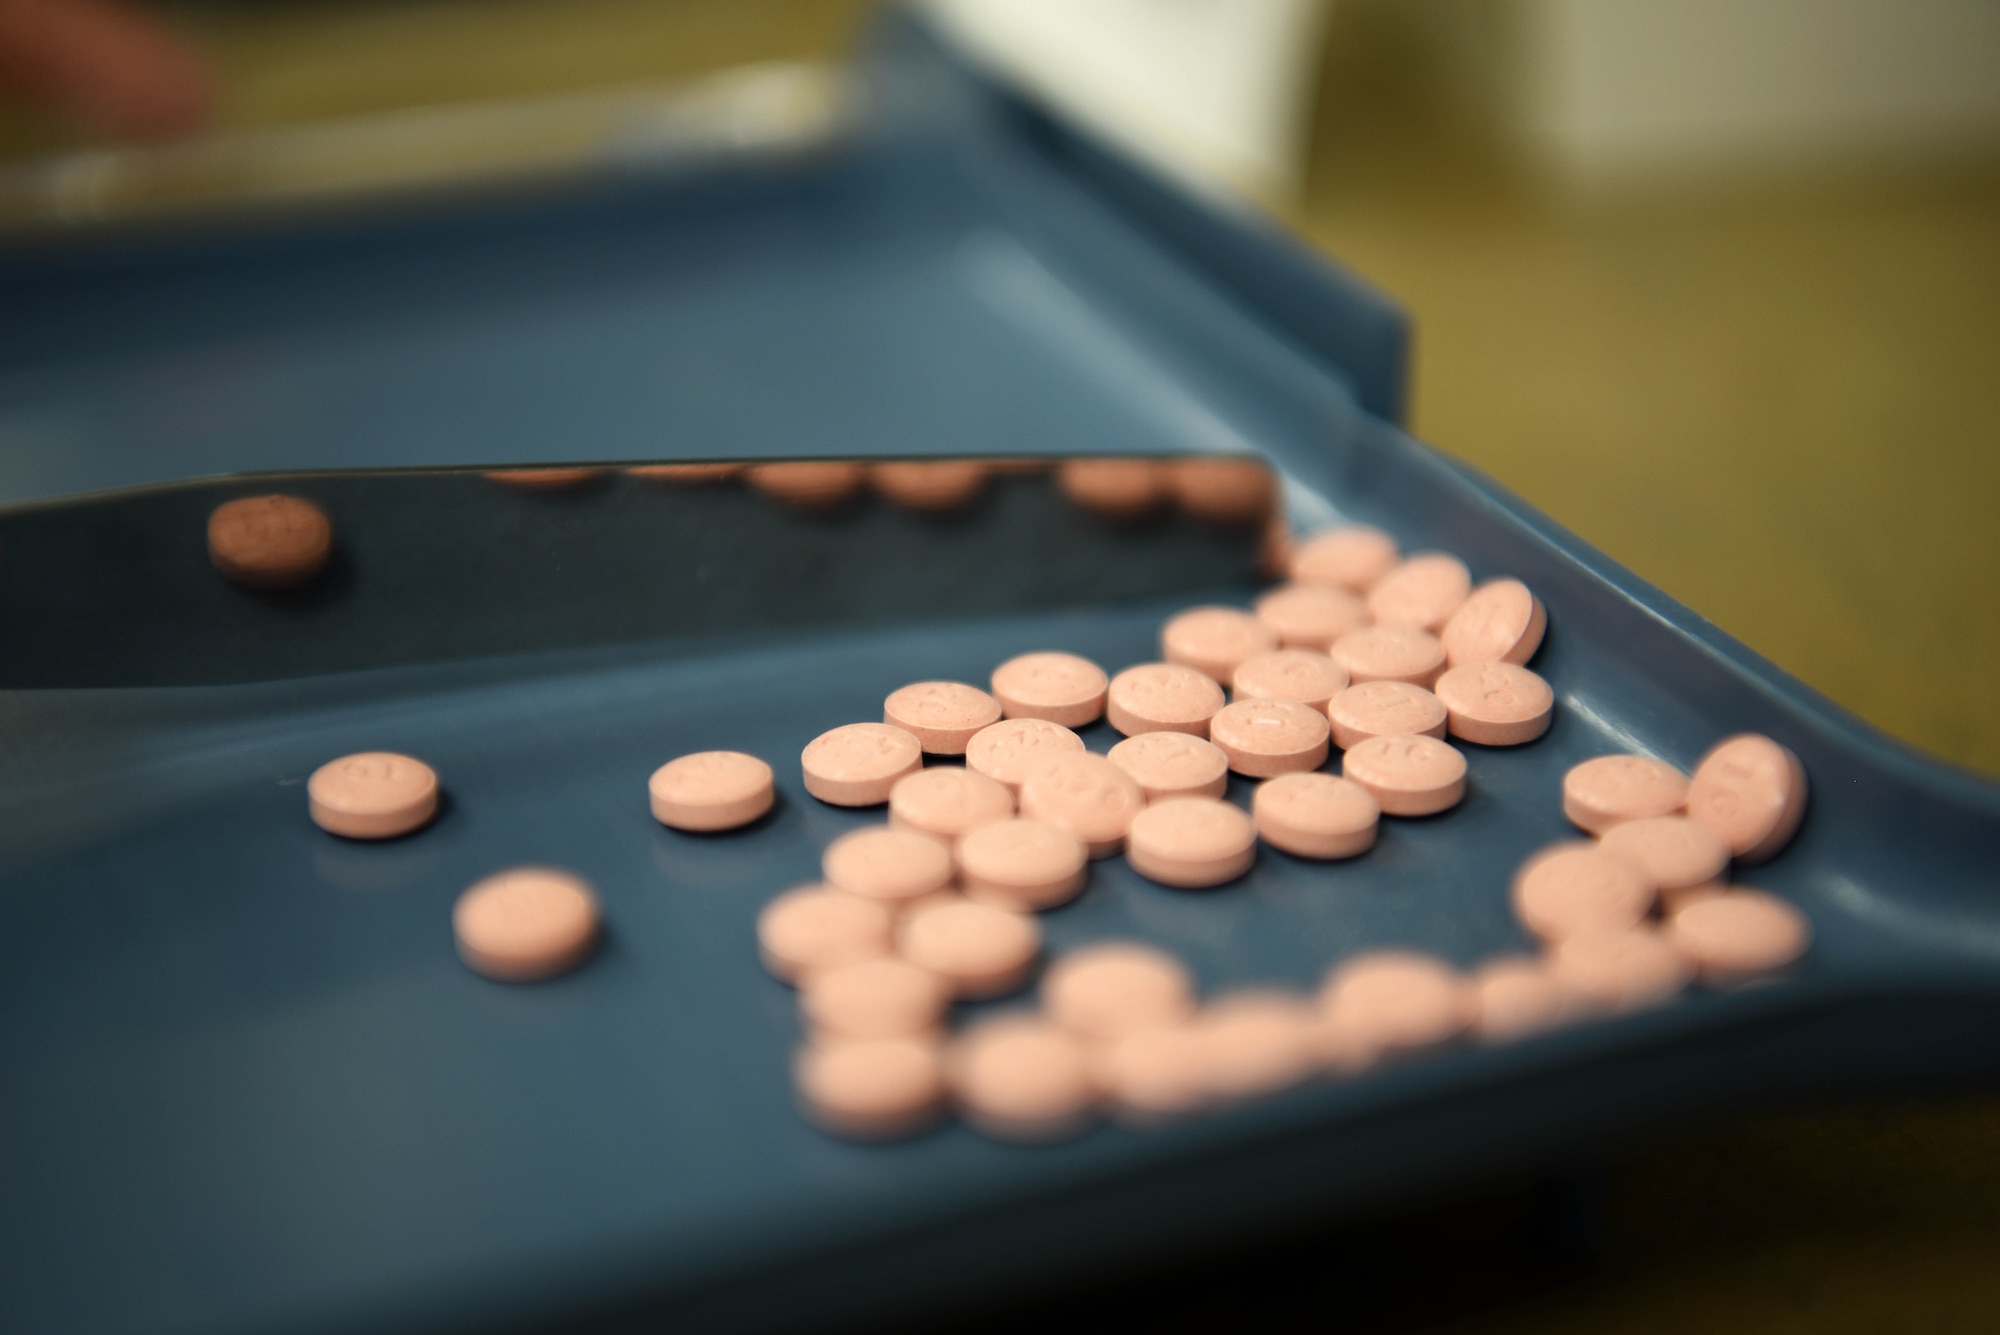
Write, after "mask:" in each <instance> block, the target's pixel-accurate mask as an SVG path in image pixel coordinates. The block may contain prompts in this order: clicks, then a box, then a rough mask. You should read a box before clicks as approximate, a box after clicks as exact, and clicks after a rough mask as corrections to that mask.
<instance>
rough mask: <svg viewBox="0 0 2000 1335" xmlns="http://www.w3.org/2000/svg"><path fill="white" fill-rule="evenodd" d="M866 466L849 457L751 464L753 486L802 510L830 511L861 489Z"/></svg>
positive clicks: (750, 477) (746, 471) (749, 477)
mask: <svg viewBox="0 0 2000 1335" xmlns="http://www.w3.org/2000/svg"><path fill="white" fill-rule="evenodd" d="M865 475H866V470H865V468H864V467H863V466H862V465H861V464H859V463H856V462H854V461H853V460H850V459H798V460H792V461H788V462H784V463H770V464H752V465H751V466H750V467H749V468H747V469H745V470H744V476H746V477H747V478H748V479H749V480H750V485H751V486H753V487H755V488H757V490H759V491H761V492H763V493H764V494H765V495H766V496H769V497H771V498H773V499H774V500H779V501H783V502H784V503H785V504H787V505H790V506H795V507H797V508H798V509H801V510H831V509H833V508H834V507H835V506H838V505H842V504H845V503H846V502H847V501H849V500H852V499H853V497H854V494H855V493H856V492H858V491H860V490H861V483H862V479H863V478H864V476H865Z"/></svg>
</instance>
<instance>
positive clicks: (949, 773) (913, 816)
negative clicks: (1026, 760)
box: [889, 765, 1014, 844]
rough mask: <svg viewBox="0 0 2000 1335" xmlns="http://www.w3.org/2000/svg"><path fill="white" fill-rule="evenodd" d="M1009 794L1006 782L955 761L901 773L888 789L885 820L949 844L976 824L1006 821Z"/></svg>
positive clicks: (1010, 813)
mask: <svg viewBox="0 0 2000 1335" xmlns="http://www.w3.org/2000/svg"><path fill="white" fill-rule="evenodd" d="M1013 815H1014V793H1013V790H1011V789H1010V788H1008V787H1007V785H1006V784H1004V783H1001V782H999V781H998V780H997V779H989V778H987V777H986V776H985V775H984V774H978V773H974V772H973V771H972V770H969V769H959V768H958V767H957V766H955V765H936V766H933V767H932V768H930V769H920V770H918V771H917V772H916V773H914V774H905V775H904V776H903V777H902V778H900V779H898V780H897V781H896V786H895V787H894V788H892V789H890V790H889V824H890V825H892V826H894V827H896V828H897V829H903V830H915V831H916V832H917V833H918V834H926V835H929V836H930V837H931V838H933V839H936V840H938V841H940V842H941V843H945V844H951V843H955V842H956V841H957V840H959V839H961V838H963V837H964V836H965V835H966V834H968V833H970V832H971V831H973V830H976V829H978V828H979V827H980V826H982V825H991V824H993V823H994V822H995V821H1003V820H1010V819H1012V818H1013Z"/></svg>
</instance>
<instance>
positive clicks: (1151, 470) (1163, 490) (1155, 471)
mask: <svg viewBox="0 0 2000 1335" xmlns="http://www.w3.org/2000/svg"><path fill="white" fill-rule="evenodd" d="M1056 485H1057V486H1059V487H1061V488H1062V493H1063V495H1065V496H1067V497H1069V499H1070V500H1072V501H1075V502H1076V503H1077V504H1078V505H1081V506H1082V507H1083V508H1084V509H1086V510H1090V511H1093V512H1094V513H1096V514H1098V515H1101V516H1103V517H1104V518H1106V519H1133V518H1136V517H1138V516H1140V515H1143V514H1146V513H1148V512H1149V511H1151V510H1152V509H1154V508H1155V507H1156V506H1158V505H1159V503H1160V502H1161V501H1162V500H1164V499H1166V495H1167V472H1166V469H1165V467H1164V466H1162V465H1161V464H1160V463H1159V462H1158V461H1157V460H1154V459H1115V458H1111V459H1067V460H1064V461H1063V463H1062V464H1060V465H1059V466H1058V467H1057V469H1056Z"/></svg>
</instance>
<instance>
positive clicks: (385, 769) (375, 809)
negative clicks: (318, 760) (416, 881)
mask: <svg viewBox="0 0 2000 1335" xmlns="http://www.w3.org/2000/svg"><path fill="white" fill-rule="evenodd" d="M306 801H307V810H308V812H309V813H310V815H311V816H312V819H313V824H315V825H317V826H319V827H320V828H321V829H322V830H325V831H326V832H327V833H328V834H337V835H340V836H341V837H342V838H345V839H394V838H397V837H399V836H401V835H405V834H409V833H410V832H412V831H413V830H420V829H422V828H423V827H424V826H426V825H428V824H430V823H431V819H432V818H433V817H434V816H436V815H437V809H438V780H437V772H436V771H435V770H433V769H432V768H431V767H430V766H429V765H426V764H425V763H424V762H423V761H421V760H416V759H413V758H412V757H410V756H405V755H398V754H397V753H396V752H394V751H363V752H360V753H358V754H356V755H351V756H342V757H341V758H340V759H338V760H329V761H327V762H326V764H324V765H321V766H320V767H319V768H318V769H316V770H314V771H313V772H312V777H311V778H310V779H308V780H306Z"/></svg>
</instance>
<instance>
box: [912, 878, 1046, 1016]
mask: <svg viewBox="0 0 2000 1335" xmlns="http://www.w3.org/2000/svg"><path fill="white" fill-rule="evenodd" d="M896 949H897V952H898V953H899V954H901V955H902V957H903V958H904V959H906V960H908V961H910V963H912V964H916V965H921V966H922V967H923V968H926V969H929V970H930V971H931V972H932V973H934V974H936V975H937V976H938V977H939V978H940V979H942V980H943V981H944V984H945V986H946V987H948V988H950V989H951V991H952V994H953V995H954V996H960V997H994V996H999V995H1000V994H1001V993H1003V992H1012V991H1013V990H1014V989H1015V988H1017V987H1019V986H1021V984H1022V983H1024V982H1026V981H1027V978H1028V974H1029V973H1030V972H1031V971H1032V970H1033V969H1034V967H1035V960H1036V958H1037V957H1038V956H1039V955H1040V954H1041V949H1042V933H1041V929H1040V928H1039V927H1037V926H1035V920H1034V919H1033V918H1031V917H1029V916H1027V915H1026V914H1023V913H1009V912H1007V911H1006V910H1005V909H996V908H994V907H992V906H991V905H989V904H974V903H972V902H971V901H970V900H964V899H958V900H949V901H945V900H940V901H939V902H937V903H933V904H927V905H924V906H923V907H921V908H918V909H916V910H914V911H912V912H910V913H908V914H906V915H904V917H903V918H902V919H901V921H899V922H898V923H897V924H896Z"/></svg>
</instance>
